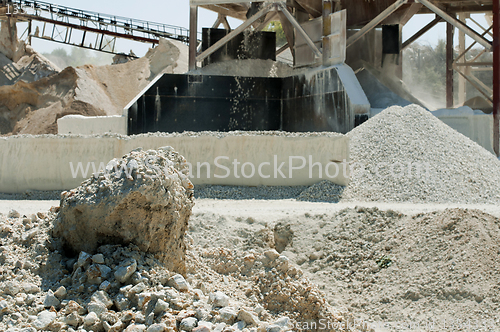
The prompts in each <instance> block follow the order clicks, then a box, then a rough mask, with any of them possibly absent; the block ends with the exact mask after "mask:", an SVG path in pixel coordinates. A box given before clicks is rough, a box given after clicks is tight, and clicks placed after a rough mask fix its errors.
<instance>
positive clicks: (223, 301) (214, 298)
mask: <svg viewBox="0 0 500 332" xmlns="http://www.w3.org/2000/svg"><path fill="white" fill-rule="evenodd" d="M209 302H211V303H212V304H213V305H214V306H216V307H226V306H228V305H229V296H227V295H226V294H224V293H222V292H221V291H217V292H215V293H210V295H209Z"/></svg>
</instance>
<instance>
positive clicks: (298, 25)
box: [279, 0, 407, 58]
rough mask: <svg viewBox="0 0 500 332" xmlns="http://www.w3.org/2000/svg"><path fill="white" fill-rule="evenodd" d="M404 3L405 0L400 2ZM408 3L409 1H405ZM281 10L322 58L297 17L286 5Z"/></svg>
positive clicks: (282, 5)
mask: <svg viewBox="0 0 500 332" xmlns="http://www.w3.org/2000/svg"><path fill="white" fill-rule="evenodd" d="M400 1H403V0H400ZM404 1H407V0H404ZM279 7H280V10H281V12H282V13H283V14H285V16H286V18H287V19H288V21H289V22H290V23H291V24H292V25H293V27H294V28H295V29H296V30H297V32H298V33H300V34H301V35H302V37H303V38H304V39H305V41H306V43H307V45H308V46H309V47H310V48H311V49H312V51H313V52H314V55H316V57H318V58H321V57H322V56H323V55H322V54H321V51H320V50H319V49H318V48H317V47H316V45H314V42H313V41H312V39H311V37H309V35H308V34H307V32H306V31H305V30H304V29H303V28H302V26H301V25H300V24H299V22H297V20H296V19H295V17H293V15H292V14H291V13H290V12H289V11H288V9H287V8H286V5H285V4H283V3H279Z"/></svg>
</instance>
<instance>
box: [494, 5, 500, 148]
mask: <svg viewBox="0 0 500 332" xmlns="http://www.w3.org/2000/svg"><path fill="white" fill-rule="evenodd" d="M499 2H500V0H493V150H494V151H495V153H496V155H497V157H498V156H500V149H499V139H500V136H499V125H498V122H499V115H500V114H499V113H500V111H499V110H500V3H499Z"/></svg>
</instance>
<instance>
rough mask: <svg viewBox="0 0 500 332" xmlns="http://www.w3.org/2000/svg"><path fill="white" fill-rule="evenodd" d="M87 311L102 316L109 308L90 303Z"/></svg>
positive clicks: (98, 303) (101, 304)
mask: <svg viewBox="0 0 500 332" xmlns="http://www.w3.org/2000/svg"><path fill="white" fill-rule="evenodd" d="M87 310H88V312H93V313H95V314H96V315H98V316H99V315H101V314H102V313H105V312H106V310H107V308H106V305H105V304H104V303H101V302H90V303H89V304H88V305H87Z"/></svg>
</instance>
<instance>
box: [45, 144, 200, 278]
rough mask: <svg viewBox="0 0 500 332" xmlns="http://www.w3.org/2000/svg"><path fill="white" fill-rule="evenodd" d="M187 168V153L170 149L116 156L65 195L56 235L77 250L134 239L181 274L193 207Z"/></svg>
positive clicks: (126, 272) (124, 273)
mask: <svg viewBox="0 0 500 332" xmlns="http://www.w3.org/2000/svg"><path fill="white" fill-rule="evenodd" d="M188 172H189V168H188V166H187V162H186V160H185V159H184V157H182V156H181V155H179V154H178V153H177V152H175V151H174V150H173V149H172V148H171V147H165V148H159V149H158V150H148V151H143V150H142V149H140V148H139V149H137V150H134V151H132V152H131V153H129V154H127V155H125V156H123V157H122V158H120V159H116V158H115V159H113V160H111V161H110V162H109V163H108V165H107V166H106V170H105V171H103V172H101V173H99V174H98V175H96V176H95V177H91V178H89V179H88V180H86V181H84V182H83V183H82V184H81V185H80V186H79V187H78V188H75V189H73V190H71V191H69V192H63V193H62V195H61V204H60V211H59V215H58V218H57V219H56V220H55V222H54V236H55V237H59V238H61V239H62V241H63V246H64V247H65V248H67V250H71V251H73V252H80V251H85V252H88V253H95V252H96V250H97V248H98V247H99V246H100V245H102V244H129V243H133V244H135V245H137V246H138V247H139V249H140V250H142V251H144V252H151V253H155V254H158V255H159V256H162V257H164V258H165V262H166V266H167V268H168V269H169V270H173V271H177V272H180V273H183V272H184V271H185V262H184V253H185V245H184V241H183V240H184V233H185V232H186V229H187V225H188V220H189V217H190V216H191V209H192V207H193V205H194V202H193V188H194V187H193V184H192V183H191V182H190V181H189V178H188ZM134 264H135V263H134ZM134 264H132V263H130V265H126V266H123V267H122V269H121V270H120V271H121V272H120V273H121V275H117V274H115V277H117V278H118V280H120V281H124V280H125V279H127V277H129V273H133V272H134V270H135V269H136V267H133V266H135V265H136V264H135V265H134ZM94 270H95V273H96V275H100V274H102V273H103V271H98V270H99V269H98V268H95V269H94ZM130 271H132V272H130Z"/></svg>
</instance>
